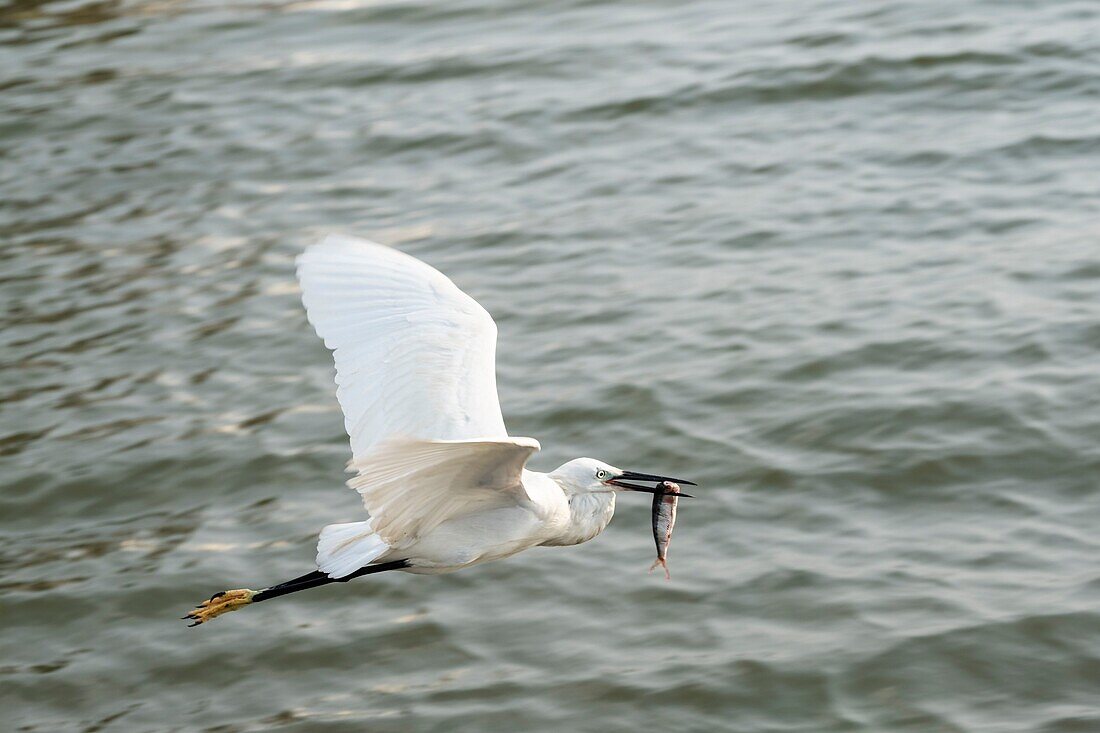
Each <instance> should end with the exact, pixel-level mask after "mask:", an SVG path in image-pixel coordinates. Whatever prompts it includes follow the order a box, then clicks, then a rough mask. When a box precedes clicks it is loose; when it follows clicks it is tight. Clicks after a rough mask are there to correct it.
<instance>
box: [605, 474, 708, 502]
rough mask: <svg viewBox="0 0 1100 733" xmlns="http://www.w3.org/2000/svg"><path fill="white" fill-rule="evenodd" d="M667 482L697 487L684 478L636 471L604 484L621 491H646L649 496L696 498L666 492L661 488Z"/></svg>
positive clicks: (689, 495)
mask: <svg viewBox="0 0 1100 733" xmlns="http://www.w3.org/2000/svg"><path fill="white" fill-rule="evenodd" d="M630 481H652V482H654V483H656V484H657V485H656V486H642V485H641V484H635V483H629V482H630ZM665 481H668V482H671V483H674V484H686V485H688V486H696V484H695V483H694V482H692V481H685V480H684V479H682V478H670V477H668V476H657V475H656V474H652V473H638V472H636V471H623V472H622V475H620V476H616V477H615V478H613V479H608V480H607V481H605V482H604V483H607V484H610V485H612V486H617V487H619V488H620V489H626V490H627V491H644V492H645V493H647V494H673V495H675V496H677V497H681V496H684V497H687V498H689V499H694V498H695V497H694V496H692V495H691V494H684V493H682V492H681V493H679V494H674V492H671V491H665V490H664V488H663V487H662V486H661V484H662V483H664V482H665Z"/></svg>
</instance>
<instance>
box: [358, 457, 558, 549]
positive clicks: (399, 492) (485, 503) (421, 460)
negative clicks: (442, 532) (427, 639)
mask: <svg viewBox="0 0 1100 733" xmlns="http://www.w3.org/2000/svg"><path fill="white" fill-rule="evenodd" d="M538 449H539V443H538V441H537V440H534V439H532V438H506V439H502V440H453V441H441V440H433V441H422V440H403V439H399V440H392V441H387V442H385V443H383V444H381V445H379V446H377V447H376V448H375V449H374V450H372V451H371V452H370V453H369V454H367V455H366V456H365V457H364V458H362V459H358V460H356V461H354V462H353V463H352V464H351V468H352V469H353V470H355V471H357V472H358V475H356V476H355V477H354V478H352V479H351V480H350V481H348V486H350V487H351V488H353V489H355V490H356V491H358V492H359V494H360V496H362V498H363V505H364V506H365V507H366V508H367V511H368V512H370V515H371V520H370V525H371V528H372V529H373V531H374V532H375V533H377V534H378V536H379V537H381V538H382V540H383V541H385V542H386V544H388V545H390V546H391V547H394V548H397V549H400V548H402V547H405V546H408V545H409V544H411V543H412V542H414V541H415V540H416V539H417V538H419V537H421V536H423V535H424V534H426V533H427V532H430V531H431V530H432V529H434V528H435V527H438V526H439V525H440V524H442V523H443V522H445V521H447V520H448V519H453V518H455V517H460V516H464V515H466V514H471V513H473V512H478V511H484V510H487V509H491V508H495V507H501V506H509V505H513V506H514V505H516V504H521V505H524V504H527V503H529V502H530V498H529V497H528V496H527V494H526V492H525V491H524V489H523V481H522V476H523V467H524V465H525V464H526V463H527V459H528V458H529V457H530V456H531V454H532V453H534V452H535V451H537V450H538Z"/></svg>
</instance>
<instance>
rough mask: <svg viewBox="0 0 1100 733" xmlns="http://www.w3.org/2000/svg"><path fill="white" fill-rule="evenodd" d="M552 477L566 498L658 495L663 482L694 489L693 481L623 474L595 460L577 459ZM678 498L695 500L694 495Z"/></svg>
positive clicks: (557, 469) (619, 470) (639, 474)
mask: <svg viewBox="0 0 1100 733" xmlns="http://www.w3.org/2000/svg"><path fill="white" fill-rule="evenodd" d="M550 477H551V478H553V479H554V480H555V481H557V482H558V484H560V485H561V487H562V488H563V489H564V490H565V493H567V494H600V493H606V492H608V491H644V492H646V493H648V494H656V493H658V491H659V489H657V485H659V484H660V483H661V482H662V481H671V482H673V483H677V484H686V485H688V486H695V484H694V483H692V482H691V481H685V480H684V479H680V478H669V477H668V476H657V475H655V474H651V473H638V472H636V471H624V470H622V469H621V468H615V467H614V466H612V465H609V464H607V463H604V462H603V461H597V460H596V459H595V458H574V459H573V460H572V461H569V462H568V463H563V464H562V465H560V466H558V467H557V468H556V469H554V470H553V471H551V472H550ZM639 481H641V482H644V483H653V484H655V485H654V486H645V485H644V483H638V482H639ZM662 493H663V492H662ZM679 496H686V497H689V498H693V497H692V496H691V494H680V495H679Z"/></svg>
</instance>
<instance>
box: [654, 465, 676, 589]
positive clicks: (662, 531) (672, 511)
mask: <svg viewBox="0 0 1100 733" xmlns="http://www.w3.org/2000/svg"><path fill="white" fill-rule="evenodd" d="M657 489H658V492H657V493H655V494H654V495H653V541H654V542H655V543H657V559H656V560H654V561H653V564H652V565H650V566H649V572H651V573H652V572H653V568H655V567H657V566H658V565H660V566H661V567H662V568H664V569H665V580H670V579H671V578H672V575H671V574H670V573H669V572H668V563H667V562H665V560H666V558H667V557H668V546H669V544H670V543H671V542H672V528H673V526H674V525H675V524H676V502H678V501H679V500H680V499H679V497H677V496H676V495H677V494H679V493H680V487H679V485H677V484H674V483H672V482H671V481H662V482H661V483H660V484H658V485H657Z"/></svg>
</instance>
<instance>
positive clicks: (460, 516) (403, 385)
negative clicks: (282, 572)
mask: <svg viewBox="0 0 1100 733" xmlns="http://www.w3.org/2000/svg"><path fill="white" fill-rule="evenodd" d="M296 268H297V277H298V281H299V284H300V287H301V293H302V302H303V304H304V306H305V310H306V317H307V319H308V321H309V323H310V324H311V325H312V326H313V328H314V330H315V331H316V332H317V334H318V335H319V336H320V337H321V339H323V341H324V343H325V346H327V347H328V348H329V349H330V350H331V351H332V354H333V360H334V362H335V366H336V398H337V401H338V402H339V404H340V407H341V409H342V411H343V415H344V427H345V428H346V430H347V433H348V436H349V438H350V443H351V453H352V458H351V460H350V461H349V463H348V470H349V472H351V473H353V474H354V476H353V477H352V478H351V479H350V480H349V481H348V482H347V485H348V486H349V487H350V488H352V489H354V490H355V491H356V492H358V493H359V495H360V496H361V497H362V501H363V505H364V507H365V509H366V511H367V517H368V518H367V519H365V520H362V521H357V522H345V523H339V524H330V525H328V526H326V527H324V528H323V529H322V530H321V533H320V537H319V539H318V542H317V556H316V566H317V569H316V570H313V571H311V572H309V573H306V574H305V575H302V576H300V577H297V578H294V579H292V580H288V581H286V582H284V583H279V584H277V585H273V586H270V587H267V588H263V589H261V590H252V589H249V588H237V589H233V590H226V591H221V592H219V593H215V594H214V595H213V596H211V598H210V599H209V600H206V601H204V602H202V603H201V604H199V605H198V606H197V607H196V608H194V609H193V610H192V611H191V612H189V613H188V614H187V615H186V616H184V617H183V618H184V619H186V620H189V621H191V623H190V624H189V625H190V626H198V625H201V624H204V623H206V622H208V621H210V620H212V619H214V618H216V617H218V616H220V615H222V614H224V613H228V612H230V611H236V610H239V609H241V608H244V607H245V606H249V605H252V604H255V603H258V602H261V601H266V600H270V599H273V598H279V597H282V596H286V595H289V594H291V593H298V592H300V591H304V590H308V589H310V588H317V587H320V586H324V585H328V584H330V583H344V582H347V581H350V580H352V579H354V578H359V577H362V576H365V575H371V574H375V573H381V572H386V571H402V572H406V573H414V574H438V573H449V572H453V571H456V570H461V569H464V568H468V567H472V566H474V565H479V564H481V563H485V562H490V561H493V560H500V559H503V558H506V557H510V556H512V555H515V554H516V553H519V552H521V551H523V550H526V549H528V548H531V547H536V546H552V547H561V546H570V545H578V544H581V543H583V542H587V541H589V540H591V539H592V538H594V537H596V536H597V535H599V534H600V533H601V532H603V530H604V529H605V528H606V527H607V525H608V523H609V522H610V521H611V517H612V515H613V514H614V513H615V496H616V494H618V493H619V492H644V493H648V494H660V493H663V489H662V488H660V486H661V484H662V482H665V481H671V482H674V483H677V484H687V485H689V486H695V485H696V484H694V483H692V482H691V481H686V480H684V479H678V478H670V477H667V476H661V475H656V474H649V473H640V472H636V471H627V470H622V469H620V468H616V467H615V466H613V465H611V464H609V463H605V462H603V461H599V460H596V459H593V458H577V459H574V460H571V461H568V462H567V463H565V464H563V465H561V466H559V467H558V468H556V469H554V470H553V471H550V472H549V473H541V472H538V471H532V470H529V469H528V468H527V467H526V465H527V461H528V460H529V459H530V458H531V456H532V455H533V454H534V453H535V452H537V451H538V450H539V449H540V447H541V446H540V444H539V442H538V441H537V440H535V439H533V438H524V437H514V436H510V435H508V431H507V430H506V429H505V427H504V418H503V416H502V413H501V409H500V401H499V398H498V396H497V385H496V340H497V327H496V324H495V323H494V321H493V319H492V317H491V316H490V315H489V313H488V312H487V311H486V310H485V309H484V308H483V307H481V305H479V304H478V303H477V301H475V300H474V299H473V298H471V297H470V296H469V295H467V294H466V293H465V292H463V291H462V290H460V289H459V288H458V286H456V285H455V284H454V283H453V282H452V281H451V280H450V279H449V278H447V277H446V276H445V275H443V274H442V273H441V272H439V271H438V270H436V269H435V268H433V267H432V266H430V265H428V264H427V263H425V262H423V261H421V260H419V259H416V258H415V257H413V256H411V255H409V254H406V253H404V252H401V251H399V250H397V249H394V248H392V247H387V246H385V245H381V244H377V243H375V242H371V241H368V240H365V239H360V238H357V237H352V236H347V235H341V234H330V235H328V236H327V237H325V238H324V239H323V240H322V241H321V242H320V243H317V244H314V245H312V246H309V247H307V248H306V249H305V250H304V251H303V252H302V253H301V254H300V255H299V256H298V257H297V259H296ZM649 484H654V485H652V486H651V485H649ZM679 496H681V497H684V496H689V497H690V494H684V493H680V494H679Z"/></svg>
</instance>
